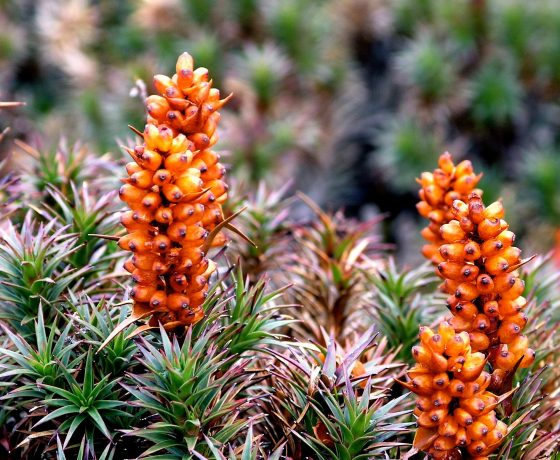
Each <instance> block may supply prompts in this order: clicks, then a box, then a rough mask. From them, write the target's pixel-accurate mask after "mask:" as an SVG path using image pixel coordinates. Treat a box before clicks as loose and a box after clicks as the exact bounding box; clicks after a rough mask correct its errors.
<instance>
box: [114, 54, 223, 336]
mask: <svg viewBox="0 0 560 460" xmlns="http://www.w3.org/2000/svg"><path fill="white" fill-rule="evenodd" d="M176 71H177V73H176V74H175V75H173V77H172V78H169V77H166V76H164V75H156V76H155V77H154V85H155V87H156V89H157V91H158V92H159V93H160V95H152V96H149V97H148V98H147V100H146V108H147V112H148V117H147V124H146V127H145V129H144V132H143V138H144V142H143V143H142V144H141V145H137V146H136V147H135V148H134V149H127V151H128V153H129V154H130V155H131V156H132V158H133V160H134V161H133V162H130V163H128V164H127V166H126V170H127V173H128V177H127V178H126V179H123V182H124V185H123V186H122V187H121V189H120V190H119V196H120V198H121V200H123V201H124V202H126V203H127V204H128V206H129V207H130V211H127V212H125V213H124V214H123V215H122V218H121V223H122V224H123V225H124V226H125V227H126V229H127V231H128V234H127V235H126V236H123V237H122V238H121V239H120V240H119V242H118V244H119V246H120V247H121V248H122V249H125V250H128V251H132V252H133V256H132V258H131V259H130V260H128V261H127V262H126V263H125V269H126V270H128V271H129V272H130V273H131V274H132V278H133V280H134V281H135V283H136V284H135V286H134V288H133V289H132V293H131V296H132V298H133V299H134V309H135V312H140V313H142V316H146V313H148V314H149V315H151V319H150V325H152V326H157V325H158V323H162V324H163V325H164V326H165V328H166V329H174V328H176V327H178V326H184V325H188V324H193V323H195V322H197V321H199V320H200V319H201V318H202V317H203V311H202V308H201V305H202V303H203V302H204V299H205V297H206V295H207V291H208V279H209V277H210V276H211V274H212V273H213V272H214V271H215V268H216V266H215V264H214V263H213V262H212V261H211V260H210V259H209V258H208V257H207V255H206V253H205V251H206V248H207V247H208V246H210V245H212V246H218V245H222V244H224V243H225V237H224V236H223V234H221V233H218V234H217V235H216V236H215V238H214V239H213V240H212V241H208V238H209V235H211V233H210V232H211V231H212V230H213V229H215V227H216V225H218V224H219V223H220V222H222V221H223V213H222V203H223V202H224V201H225V200H226V197H227V185H226V183H225V182H224V181H223V180H222V178H223V176H224V174H225V168H224V166H223V165H222V164H221V163H220V162H219V159H220V157H219V155H218V154H217V153H216V152H214V151H213V150H212V149H211V148H212V146H213V145H214V144H215V143H216V142H217V140H218V135H217V133H216V128H217V125H218V121H219V119H220V114H219V113H218V110H219V109H220V108H221V107H222V106H223V105H224V104H225V103H226V102H227V100H228V99H229V96H228V97H227V98H225V99H220V92H219V90H217V89H216V88H212V80H209V77H208V70H207V69H205V68H202V67H200V68H197V69H194V68H193V59H192V57H191V56H190V55H189V54H188V53H184V54H182V55H181V56H180V57H179V59H178V60H177V65H176ZM217 230H219V229H216V231H217ZM214 233H215V232H214ZM212 236H214V235H212Z"/></svg>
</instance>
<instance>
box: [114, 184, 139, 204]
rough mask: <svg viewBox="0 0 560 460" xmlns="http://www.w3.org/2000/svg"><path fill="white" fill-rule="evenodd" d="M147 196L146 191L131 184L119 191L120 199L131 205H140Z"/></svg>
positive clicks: (125, 185)
mask: <svg viewBox="0 0 560 460" xmlns="http://www.w3.org/2000/svg"><path fill="white" fill-rule="evenodd" d="M144 196H146V191H145V190H143V189H141V188H138V187H135V186H134V185H131V184H124V185H123V186H121V188H120V189H119V198H120V199H121V200H122V201H124V202H126V203H129V204H134V203H139V202H140V201H142V198H144Z"/></svg>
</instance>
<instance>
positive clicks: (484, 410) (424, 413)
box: [403, 322, 507, 460]
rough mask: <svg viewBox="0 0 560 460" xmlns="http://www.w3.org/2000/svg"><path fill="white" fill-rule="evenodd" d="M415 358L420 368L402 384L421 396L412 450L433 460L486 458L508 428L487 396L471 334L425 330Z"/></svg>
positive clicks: (444, 326)
mask: <svg viewBox="0 0 560 460" xmlns="http://www.w3.org/2000/svg"><path fill="white" fill-rule="evenodd" d="M412 354H413V356H414V359H415V361H416V363H417V364H416V365H415V366H414V367H413V368H412V369H410V370H409V371H408V373H407V374H408V377H409V379H410V380H409V382H406V383H403V385H404V386H405V387H407V388H408V389H409V390H410V391H412V392H414V393H416V394H417V395H418V399H417V401H416V408H415V409H414V414H415V415H416V417H417V423H418V430H417V432H416V437H415V439H414V446H415V447H417V448H418V449H421V450H423V451H425V452H427V453H428V454H429V455H430V456H431V457H432V458H434V459H445V460H451V459H454V458H462V452H464V451H466V452H468V454H469V455H470V458H473V459H476V460H485V459H488V458H489V457H488V455H489V454H490V453H491V452H492V451H494V450H495V449H496V448H497V447H498V446H499V445H500V443H501V441H502V439H503V438H504V436H505V435H506V433H507V426H506V424H505V423H503V422H501V421H500V420H498V419H497V417H496V412H495V411H494V408H495V407H496V406H497V405H498V403H499V399H498V397H497V396H496V395H495V394H493V393H491V392H490V391H488V387H489V385H490V381H491V376H490V374H489V373H488V372H486V371H484V366H485V364H486V357H485V356H484V354H482V353H480V352H477V351H473V349H472V346H471V341H470V338H469V334H468V333H467V332H456V331H455V330H454V328H453V326H452V325H451V324H449V323H448V322H442V323H441V324H440V325H439V328H438V330H437V332H434V331H432V330H431V329H430V328H428V327H422V328H421V329H420V344H419V345H417V346H415V347H413V349H412Z"/></svg>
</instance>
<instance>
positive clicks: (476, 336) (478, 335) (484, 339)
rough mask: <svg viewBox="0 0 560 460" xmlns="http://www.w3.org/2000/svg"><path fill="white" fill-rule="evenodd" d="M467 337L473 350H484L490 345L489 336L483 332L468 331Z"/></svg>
mask: <svg viewBox="0 0 560 460" xmlns="http://www.w3.org/2000/svg"><path fill="white" fill-rule="evenodd" d="M469 337H470V342H471V347H472V350H473V351H480V350H486V349H488V347H489V346H490V338H489V337H488V336H487V335H486V334H484V333H483V332H477V331H473V332H470V333H469Z"/></svg>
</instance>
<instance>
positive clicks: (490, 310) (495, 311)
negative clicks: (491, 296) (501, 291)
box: [484, 300, 499, 318]
mask: <svg viewBox="0 0 560 460" xmlns="http://www.w3.org/2000/svg"><path fill="white" fill-rule="evenodd" d="M484 314H485V315H486V316H488V317H489V318H495V317H497V316H498V315H499V304H498V302H496V301H495V300H491V301H489V302H485V303H484Z"/></svg>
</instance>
